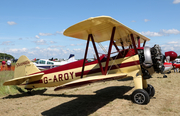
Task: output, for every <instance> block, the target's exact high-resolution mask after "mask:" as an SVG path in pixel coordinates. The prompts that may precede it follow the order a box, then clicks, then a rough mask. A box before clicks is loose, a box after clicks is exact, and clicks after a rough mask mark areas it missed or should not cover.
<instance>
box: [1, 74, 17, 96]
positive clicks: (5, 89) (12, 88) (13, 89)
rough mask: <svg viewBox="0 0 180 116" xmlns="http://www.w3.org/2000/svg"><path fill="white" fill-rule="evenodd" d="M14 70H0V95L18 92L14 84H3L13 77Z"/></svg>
mask: <svg viewBox="0 0 180 116" xmlns="http://www.w3.org/2000/svg"><path fill="white" fill-rule="evenodd" d="M13 76H14V71H0V96H5V95H9V94H16V93H19V91H18V89H17V88H18V87H17V86H15V85H11V86H3V83H4V82H5V81H7V80H10V79H13Z"/></svg>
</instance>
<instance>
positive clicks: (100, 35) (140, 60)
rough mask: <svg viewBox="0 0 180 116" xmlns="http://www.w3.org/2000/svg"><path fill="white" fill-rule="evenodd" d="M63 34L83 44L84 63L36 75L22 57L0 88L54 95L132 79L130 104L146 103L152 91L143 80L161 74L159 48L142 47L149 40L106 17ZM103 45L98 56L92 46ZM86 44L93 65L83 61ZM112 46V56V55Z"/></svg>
mask: <svg viewBox="0 0 180 116" xmlns="http://www.w3.org/2000/svg"><path fill="white" fill-rule="evenodd" d="M63 34H64V35H65V36H69V37H74V38H78V39H83V40H86V41H87V44H86V49H85V54H84V59H82V60H79V61H75V62H72V63H68V64H65V65H62V66H58V67H55V68H52V69H49V70H44V71H40V70H39V69H38V68H37V67H36V66H35V65H34V64H33V63H32V62H30V60H29V59H28V58H27V57H26V56H24V55H23V56H21V57H20V58H19V59H18V61H17V63H16V67H15V71H14V79H11V80H9V81H6V82H5V83H4V84H3V85H24V86H25V89H27V90H29V91H31V90H32V89H34V88H38V87H54V86H57V87H56V88H55V89H54V90H55V91H57V90H61V89H66V88H73V87H78V86H82V85H87V84H90V83H94V82H100V81H109V80H119V79H123V78H128V77H133V80H134V84H135V89H136V90H135V91H134V92H133V93H132V95H131V99H132V102H134V103H137V104H148V103H149V102H150V97H153V96H154V94H155V89H154V87H153V86H152V85H150V84H147V79H150V78H151V75H152V74H153V73H154V72H157V73H162V72H163V71H164V55H163V54H162V53H161V49H160V47H159V45H154V46H153V47H146V46H145V44H146V42H147V41H149V40H150V39H149V38H147V37H145V36H143V35H141V34H139V33H138V32H136V31H134V30H132V29H130V28H129V27H127V26H125V25H123V24H122V23H120V22H118V21H116V20H115V19H113V18H111V17H109V16H99V17H92V18H89V19H87V20H84V21H81V22H79V23H77V24H75V25H72V26H71V27H69V28H67V29H66V30H65V31H64V33H63ZM104 41H109V48H108V51H107V52H105V54H102V55H100V56H99V54H98V49H97V47H96V44H99V45H100V42H104ZM90 42H92V45H93V48H94V51H95V54H96V59H94V61H92V60H91V61H88V60H87V53H88V48H89V43H90ZM141 43H142V44H141ZM113 46H114V47H115V49H116V52H112V47H113ZM101 47H102V46H101ZM103 50H104V51H106V50H105V49H103ZM113 54H114V56H112V55H113ZM110 56H112V57H110Z"/></svg>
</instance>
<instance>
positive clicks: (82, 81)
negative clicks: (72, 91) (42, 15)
mask: <svg viewBox="0 0 180 116" xmlns="http://www.w3.org/2000/svg"><path fill="white" fill-rule="evenodd" d="M126 76H127V74H125V73H121V74H109V75H100V76H92V77H87V78H82V79H78V80H75V81H72V82H69V83H67V84H64V85H61V86H59V87H57V88H55V89H54V91H57V90H61V89H69V88H73V87H79V86H83V85H87V84H90V83H94V82H101V81H110V80H117V79H122V78H125V77H126Z"/></svg>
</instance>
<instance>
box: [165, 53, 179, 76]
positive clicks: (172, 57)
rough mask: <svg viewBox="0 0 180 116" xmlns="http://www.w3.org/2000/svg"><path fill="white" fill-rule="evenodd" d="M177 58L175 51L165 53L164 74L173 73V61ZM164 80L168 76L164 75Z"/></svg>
mask: <svg viewBox="0 0 180 116" xmlns="http://www.w3.org/2000/svg"><path fill="white" fill-rule="evenodd" d="M176 58H177V53H176V52H174V51H168V52H165V62H164V67H165V69H164V71H163V73H166V72H167V73H169V72H171V69H172V68H173V66H174V64H173V63H172V61H174V60H175V59H176ZM163 77H164V78H166V77H167V76H166V75H164V76H163Z"/></svg>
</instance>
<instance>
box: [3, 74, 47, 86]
mask: <svg viewBox="0 0 180 116" xmlns="http://www.w3.org/2000/svg"><path fill="white" fill-rule="evenodd" d="M42 75H44V73H37V74H33V75H28V76H24V77H19V78H14V79H11V80H8V81H6V82H5V83H4V84H3V85H20V84H21V83H23V82H24V81H26V80H27V79H30V80H39V78H38V77H40V78H41V77H42Z"/></svg>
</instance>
